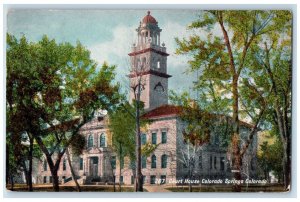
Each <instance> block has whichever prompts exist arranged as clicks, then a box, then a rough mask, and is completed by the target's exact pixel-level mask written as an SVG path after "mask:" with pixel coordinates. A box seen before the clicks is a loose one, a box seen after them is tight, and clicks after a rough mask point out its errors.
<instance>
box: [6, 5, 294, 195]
mask: <svg viewBox="0 0 300 202" xmlns="http://www.w3.org/2000/svg"><path fill="white" fill-rule="evenodd" d="M6 31H7V34H6V72H7V77H6V167H5V168H6V189H7V190H9V191H16V192H87V191H89V192H91V191H92V192H288V191H290V184H291V161H292V158H293V156H292V155H291V154H292V152H291V141H292V135H291V127H292V124H291V123H292V116H291V113H292V104H291V100H292V88H291V86H292V42H291V41H292V12H291V11H288V10H197V9H185V10H179V9H177V10H176V9H172V10H157V9H152V10H151V9H143V10H138V9H135V10H126V9H123V10H101V9H99V10H97V9H93V10H89V9H76V10H72V9H70V10H68V9H56V10H53V9H10V10H9V11H8V14H7V30H6Z"/></svg>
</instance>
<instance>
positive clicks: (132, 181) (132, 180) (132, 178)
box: [131, 175, 134, 184]
mask: <svg viewBox="0 0 300 202" xmlns="http://www.w3.org/2000/svg"><path fill="white" fill-rule="evenodd" d="M131 184H134V177H133V175H132V176H131Z"/></svg>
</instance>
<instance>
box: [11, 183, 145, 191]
mask: <svg viewBox="0 0 300 202" xmlns="http://www.w3.org/2000/svg"><path fill="white" fill-rule="evenodd" d="M80 187H81V191H82V192H114V188H113V186H112V185H81V186H80ZM6 188H7V189H8V190H10V186H7V187H6ZM121 189H122V192H133V191H134V188H133V187H129V186H124V187H122V188H121ZM13 191H18V192H27V191H28V190H27V186H26V185H23V184H16V185H15V186H14V190H13ZM33 191H34V192H53V188H52V186H51V185H42V186H39V185H37V186H34V187H33ZM59 191H60V192H76V187H75V186H60V187H59ZM144 191H147V190H144ZM116 192H119V187H118V186H116Z"/></svg>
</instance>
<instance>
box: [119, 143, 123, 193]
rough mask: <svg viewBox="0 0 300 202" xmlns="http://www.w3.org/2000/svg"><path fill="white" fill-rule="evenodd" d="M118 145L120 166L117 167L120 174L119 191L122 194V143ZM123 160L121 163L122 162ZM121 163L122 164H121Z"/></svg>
mask: <svg viewBox="0 0 300 202" xmlns="http://www.w3.org/2000/svg"><path fill="white" fill-rule="evenodd" d="M119 144H120V154H119V160H120V166H119V171H120V172H119V173H120V176H119V191H120V192H122V186H121V172H122V166H121V165H122V164H123V163H124V159H122V158H123V157H122V155H123V152H122V143H121V142H119ZM122 160H123V161H122ZM122 162H123V163H122Z"/></svg>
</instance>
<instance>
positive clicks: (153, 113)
mask: <svg viewBox="0 0 300 202" xmlns="http://www.w3.org/2000/svg"><path fill="white" fill-rule="evenodd" d="M181 111H182V107H180V106H175V105H162V106H160V107H157V108H155V109H153V110H150V111H149V112H146V113H145V114H144V115H143V118H145V119H151V118H159V117H166V116H176V115H178V114H179V113H180V112H181Z"/></svg>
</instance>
